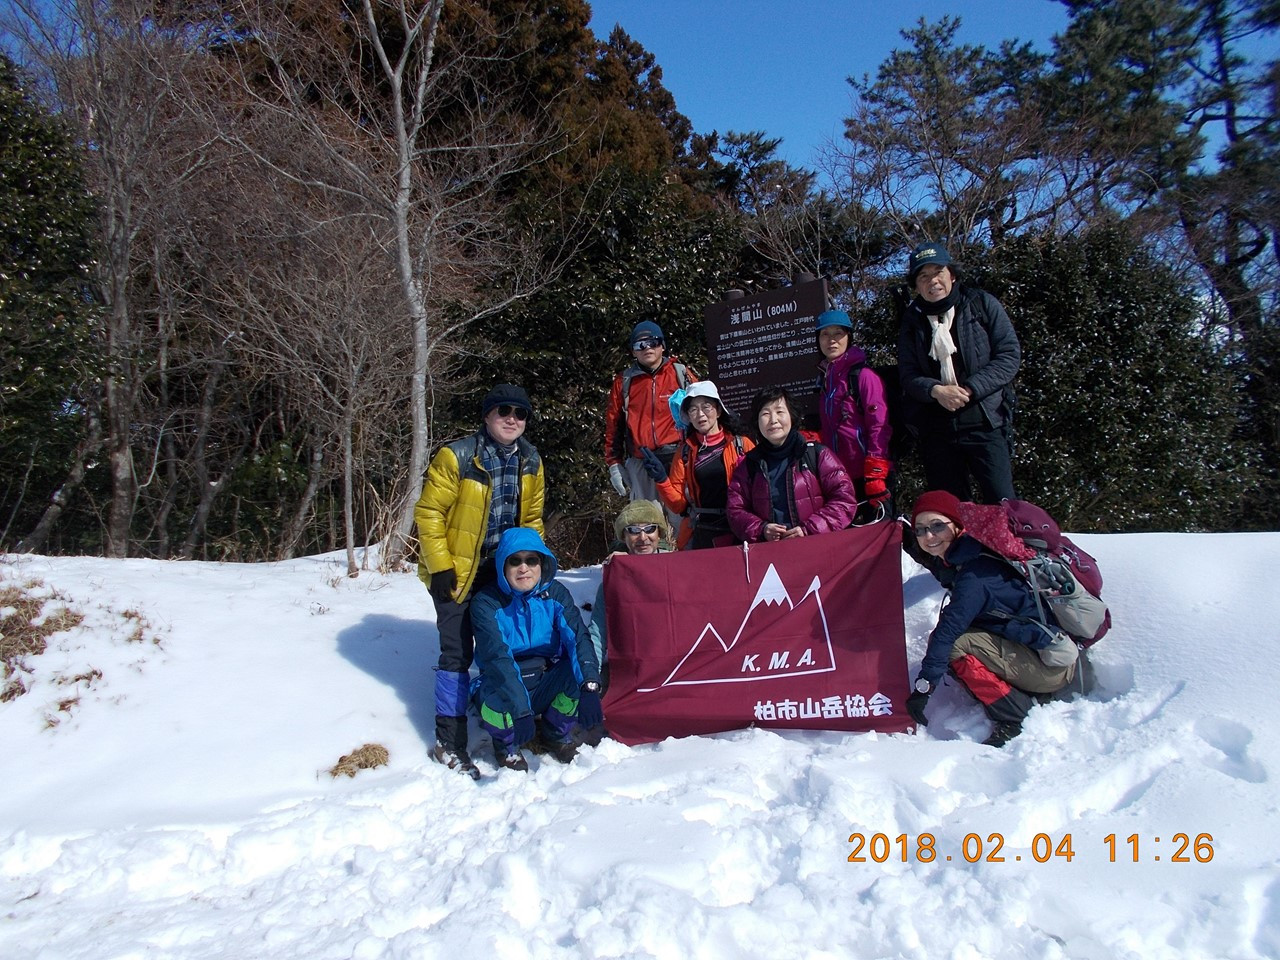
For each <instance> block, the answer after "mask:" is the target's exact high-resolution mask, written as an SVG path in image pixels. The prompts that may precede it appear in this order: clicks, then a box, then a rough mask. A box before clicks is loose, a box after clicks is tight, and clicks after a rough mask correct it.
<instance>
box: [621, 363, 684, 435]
mask: <svg viewBox="0 0 1280 960" xmlns="http://www.w3.org/2000/svg"><path fill="white" fill-rule="evenodd" d="M663 359H664V360H665V359H667V358H665V357H664V358H663ZM671 366H672V367H674V368H675V371H676V381H677V382H678V383H679V384H680V389H681V390H685V389H688V387H689V368H688V367H686V366H685V365H684V364H683V363H681V362H680V361H679V360H675V359H672V360H671ZM659 367H661V364H659ZM639 372H640V365H639V364H638V363H635V362H634V361H633V362H632V363H631V365H630V366H628V367H627V369H625V370H623V371H622V426H623V429H625V428H626V425H627V406H628V404H629V403H630V402H631V381H632V380H634V379H635V376H636V374H637V373H639Z"/></svg>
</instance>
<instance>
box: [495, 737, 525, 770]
mask: <svg viewBox="0 0 1280 960" xmlns="http://www.w3.org/2000/svg"><path fill="white" fill-rule="evenodd" d="M493 758H494V759H495V760H497V761H498V769H499V770H515V771H517V772H519V773H528V772H529V761H528V760H526V759H525V758H524V754H522V753H521V752H520V751H519V750H517V751H516V752H515V753H504V752H503V751H502V748H501V747H499V746H498V745H497V744H496V743H495V744H494V745H493Z"/></svg>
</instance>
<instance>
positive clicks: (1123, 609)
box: [0, 533, 1280, 960]
mask: <svg viewBox="0 0 1280 960" xmlns="http://www.w3.org/2000/svg"><path fill="white" fill-rule="evenodd" d="M1076 539H1077V540H1078V542H1079V543H1080V544H1081V545H1082V546H1083V547H1085V549H1087V550H1089V551H1090V552H1092V553H1093V554H1094V555H1095V556H1096V557H1097V558H1098V560H1099V562H1100V563H1101V565H1102V569H1103V572H1104V574H1105V575H1106V578H1107V586H1106V591H1105V596H1106V599H1107V600H1108V602H1109V603H1110V605H1111V608H1112V611H1113V614H1114V618H1115V624H1116V625H1115V627H1114V628H1113V630H1112V632H1111V634H1110V635H1109V636H1108V637H1107V638H1106V639H1105V640H1103V641H1102V643H1100V644H1099V645H1098V646H1097V647H1095V648H1094V652H1093V659H1094V662H1095V663H1096V664H1097V666H1098V673H1099V676H1100V689H1099V690H1098V691H1097V693H1095V695H1094V696H1093V697H1091V698H1090V699H1088V700H1083V701H1077V702H1074V703H1055V704H1051V705H1049V706H1045V707H1040V708H1037V709H1036V710H1035V711H1034V712H1033V714H1032V716H1031V718H1030V720H1029V722H1028V723H1027V725H1026V732H1025V733H1024V735H1023V736H1022V737H1021V738H1019V739H1018V740H1016V741H1014V742H1013V743H1012V744H1010V745H1009V746H1008V747H1007V748H1005V749H1004V750H994V749H990V748H986V747H982V746H980V745H979V744H978V743H977V742H976V741H978V740H981V739H982V737H983V736H985V735H986V732H987V726H988V725H987V721H986V720H985V719H984V718H983V716H982V712H981V710H980V709H979V707H978V706H977V705H976V703H974V702H973V701H972V700H971V699H969V698H968V696H967V695H966V694H964V693H963V691H961V690H959V689H957V688H955V687H953V686H949V687H946V688H944V689H943V690H941V691H940V692H939V693H938V694H937V695H935V697H934V698H933V701H932V703H931V705H930V720H931V724H930V726H929V728H928V730H927V731H925V732H924V733H922V734H921V735H919V736H908V735H894V736H876V735H861V736H858V735H844V734H835V733H827V734H811V733H795V734H790V733H789V734H779V733H774V732H768V731H763V730H744V731H740V732H737V733H732V734H724V735H720V736H716V737H711V738H690V739H686V740H681V741H674V740H670V741H667V742H664V743H660V744H656V745H652V746H644V747H637V748H628V747H624V746H622V745H621V744H618V743H615V742H605V743H604V744H602V745H601V746H600V747H599V748H597V749H594V750H592V749H585V750H584V751H583V752H582V754H581V755H580V756H579V758H578V760H577V761H575V762H574V763H573V764H572V765H570V766H567V767H565V766H561V765H559V764H557V763H555V762H554V761H551V760H550V759H549V758H542V757H533V758H531V760H532V766H533V771H532V773H531V774H528V775H522V774H518V773H510V772H504V773H503V774H501V775H497V774H496V773H495V770H494V767H493V764H492V762H491V761H490V759H489V757H488V753H487V750H485V749H483V748H480V747H479V744H478V741H479V737H476V738H474V739H475V741H476V742H475V743H474V744H473V745H475V746H477V749H476V753H477V755H478V757H479V759H480V762H481V764H482V767H483V768H484V769H485V771H486V773H487V774H488V775H487V777H486V779H485V780H483V781H482V782H480V783H478V784H476V783H472V782H471V781H470V780H467V779H465V778H463V777H460V776H458V775H457V774H455V773H451V772H449V771H446V770H444V769H443V768H441V767H439V766H436V765H434V764H432V763H430V762H429V761H428V759H427V753H426V749H427V742H428V740H429V738H430V736H431V728H432V712H433V705H432V695H431V689H432V685H431V666H432V665H433V664H434V661H435V654H436V644H437V641H436V633H435V626H434V619H433V613H432V607H431V604H430V602H429V599H428V597H427V594H426V591H425V589H424V588H423V586H422V585H421V584H420V583H419V582H418V581H417V580H416V578H414V577H413V576H412V575H409V574H403V575H394V576H381V575H378V574H376V573H364V574H362V575H361V576H360V577H359V578H358V579H355V580H349V579H347V578H346V577H344V576H343V575H342V565H341V564H340V563H339V562H338V561H337V560H335V559H332V558H311V559H304V560H298V561H294V562H290V563H281V564H257V565H221V564H206V563H163V562H153V561H143V560H128V561H111V560H100V559H83V558H71V559H64V558H59V559H48V558H40V557H34V558H14V557H9V558H6V559H5V560H4V562H3V563H0V586H3V585H4V584H5V583H11V582H13V581H19V582H28V581H35V582H39V583H42V584H44V585H45V586H44V588H43V589H44V590H45V591H46V592H48V593H56V594H57V595H59V596H60V597H61V598H63V600H64V601H65V602H66V603H68V604H69V605H70V606H72V607H73V608H75V609H77V610H78V611H80V612H81V613H82V614H83V615H84V617H85V619H84V622H83V623H82V624H81V625H80V626H78V627H76V628H74V629H72V630H70V631H67V632H63V633H59V634H55V635H54V636H53V637H52V638H51V639H50V645H49V648H48V650H47V651H46V652H45V653H44V654H43V655H41V656H38V657H29V658H28V659H27V661H26V663H27V666H28V667H29V668H30V672H29V674H24V675H23V679H24V683H25V685H26V686H27V687H28V688H29V689H28V692H27V693H26V694H24V695H22V696H19V697H17V698H15V699H13V700H11V701H9V702H5V703H0V743H3V746H4V768H5V769H4V782H3V788H0V957H3V958H6V960H20V958H36V957H38V958H49V960H55V958H56V960H79V958H94V960H106V958H120V960H123V958H139V960H142V958H148V960H151V958H183V960H187V958H191V960H196V958H234V960H249V958H253V960H258V958H263V960H266V958H288V960H301V958H305V960H322V958H369V960H372V958H383V957H386V958H406V960H408V958H414V960H417V958H426V957H436V956H440V957H450V958H453V957H459V956H490V957H495V958H504V960H505V958H511V957H524V956H534V957H552V956H558V957H564V956H583V957H661V958H681V960H683V958H690V957H714V958H718V957H769V958H810V957H833V958H835V957H839V958H881V957H910V958H922V960H923V958H929V960H937V958H957V960H967V958H1005V957H1008V958H1014V957H1018V958H1023V957H1031V958H1060V957H1070V958H1089V960H1102V958H1122V957H1123V958H1129V957H1132V958H1138V957H1141V958H1144V960H1153V958H1178V960H1184V958H1199V957H1214V958H1219V957H1222V958H1227V957H1229V958H1254V957H1277V956H1280V870H1278V869H1277V866H1278V856H1280V816H1278V815H1277V804H1278V803H1280V791H1277V789H1276V784H1275V781H1274V780H1273V777H1275V776H1276V775H1277V773H1280V746H1277V732H1278V730H1280V725H1278V724H1277V720H1278V719H1280V698H1277V696H1276V690H1277V687H1278V684H1277V679H1278V677H1277V673H1278V670H1277V646H1278V645H1277V642H1276V641H1277V637H1278V635H1280V626H1278V624H1280V590H1278V589H1277V588H1276V586H1275V584H1274V582H1273V581H1274V579H1275V577H1274V572H1275V564H1276V563H1277V561H1278V560H1280V533H1271V534H1232V535H1171V534H1147V535H1131V536H1080V537H1078V538H1076ZM903 575H904V579H905V587H904V590H905V596H906V602H907V611H906V624H907V636H906V643H907V651H908V660H909V662H910V665H911V667H912V669H913V670H914V668H915V666H916V665H917V664H918V662H919V659H920V656H921V654H922V652H923V649H924V639H925V637H926V636H927V634H928V632H929V629H930V628H931V626H932V624H933V620H934V617H935V616H936V613H937V609H938V604H939V601H940V599H941V593H940V591H939V590H938V589H937V587H936V585H935V584H934V582H933V581H932V580H931V579H930V578H929V577H928V576H927V575H926V574H924V573H923V571H921V570H920V569H919V568H918V567H915V566H914V564H911V563H910V562H909V561H908V562H906V563H904V568H903ZM599 576H600V571H599V568H595V569H586V570H579V571H572V572H570V573H569V574H568V575H567V576H566V577H565V579H566V580H567V582H568V583H569V584H570V587H571V589H572V590H573V592H574V595H575V596H576V597H577V598H578V599H579V601H580V602H586V601H588V600H590V599H591V598H592V596H593V594H594V590H595V585H596V583H597V582H598V579H599ZM37 589H40V588H37ZM58 605H59V601H57V600H55V599H50V601H49V602H48V603H47V604H46V611H53V610H54V609H55V608H56V607H57V606H58ZM364 743H378V744H382V745H383V746H385V747H386V748H387V750H388V751H389V754H390V762H389V764H387V765H386V766H383V767H379V768H377V769H370V770H362V771H361V772H360V773H359V774H358V775H357V776H355V777H354V778H348V777H345V776H342V777H338V778H337V779H334V778H332V777H331V776H330V775H329V772H328V771H329V768H331V767H332V766H333V765H334V764H335V763H336V762H337V761H338V759H339V757H340V756H341V755H343V754H346V753H349V752H351V751H352V750H354V749H355V748H357V747H359V746H360V745H361V744H364ZM929 836H931V837H932V841H930V840H929V839H928V837H929ZM857 837H861V838H863V840H862V842H861V843H859V841H858V840H857ZM1108 838H1110V839H1108ZM1068 845H1069V847H1070V853H1071V858H1070V860H1068V859H1067V857H1066V854H1067V852H1068V850H1067V847H1068ZM966 854H967V855H968V859H969V860H974V861H976V862H968V860H966ZM1135 854H1136V856H1135ZM859 855H860V856H861V857H862V858H863V859H862V861H855V862H850V858H851V856H852V857H857V856H859ZM930 857H932V859H930ZM997 858H1002V859H997ZM1135 859H1136V861H1137V862H1134V861H1135Z"/></svg>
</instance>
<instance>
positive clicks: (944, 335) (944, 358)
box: [929, 307, 958, 385]
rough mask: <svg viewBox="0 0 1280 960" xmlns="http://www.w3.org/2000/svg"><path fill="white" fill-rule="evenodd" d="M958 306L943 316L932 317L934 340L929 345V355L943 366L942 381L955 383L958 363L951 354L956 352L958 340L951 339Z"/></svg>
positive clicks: (950, 383) (931, 324)
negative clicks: (956, 363) (952, 325)
mask: <svg viewBox="0 0 1280 960" xmlns="http://www.w3.org/2000/svg"><path fill="white" fill-rule="evenodd" d="M955 317H956V308H955V307H952V308H951V309H950V310H948V311H947V312H946V313H944V314H943V315H942V316H941V317H930V318H929V327H930V329H932V330H933V342H932V343H931V344H930V345H929V356H931V357H933V359H935V360H937V361H938V364H939V365H940V366H941V367H942V382H943V383H945V384H948V385H954V384H956V383H957V382H958V381H957V380H956V365H955V363H954V362H953V361H952V359H951V355H952V354H953V353H955V352H956V342H955V341H954V340H952V339H951V323H952V321H953V320H955Z"/></svg>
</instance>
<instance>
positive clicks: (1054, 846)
mask: <svg viewBox="0 0 1280 960" xmlns="http://www.w3.org/2000/svg"><path fill="white" fill-rule="evenodd" d="M1138 840H1139V838H1138V835H1137V834H1136V833H1135V834H1130V835H1129V836H1128V837H1127V838H1125V839H1124V840H1121V841H1119V842H1117V838H1116V835H1115V834H1114V833H1109V834H1107V836H1106V837H1105V838H1104V839H1103V843H1104V845H1105V846H1106V848H1107V853H1108V860H1109V861H1110V862H1111V863H1116V862H1126V859H1125V856H1124V854H1125V845H1127V846H1128V851H1129V858H1128V860H1127V862H1130V863H1137V862H1138V859H1139V858H1138V850H1139V845H1138ZM1149 841H1150V843H1153V844H1160V842H1161V840H1160V838H1159V837H1153V838H1149ZM849 843H850V844H851V846H852V850H851V851H850V853H849V856H848V861H849V862H850V863H868V862H870V863H887V862H889V861H890V860H893V861H896V862H898V863H910V862H912V861H914V862H916V863H933V862H934V861H938V860H941V861H943V862H951V861H961V860H962V861H964V862H965V863H980V862H981V863H1005V862H1007V861H1013V862H1019V861H1022V860H1024V859H1029V860H1033V861H1035V862H1036V863H1048V862H1049V861H1051V860H1061V861H1065V862H1067V863H1070V862H1071V861H1072V860H1074V859H1075V857H1076V851H1075V847H1074V845H1073V842H1072V836H1071V834H1069V833H1064V834H1063V835H1062V836H1061V837H1057V838H1055V837H1053V836H1050V835H1049V834H1047V833H1037V834H1036V835H1035V836H1034V837H1032V838H1031V848H1030V852H1029V856H1028V857H1024V856H1023V855H1022V854H1021V853H1011V852H1008V851H1006V850H1005V838H1004V834H1002V833H989V834H987V835H986V836H985V837H984V836H983V835H982V834H978V833H966V834H965V835H964V838H963V839H962V840H961V841H960V848H959V849H958V850H956V851H954V852H953V853H947V852H945V851H943V850H941V849H939V847H938V841H937V838H936V837H935V836H934V835H933V834H932V833H921V834H919V835H917V836H915V837H912V836H909V835H908V834H905V833H900V834H898V835H897V836H896V837H890V836H889V835H888V834H885V833H873V834H871V835H870V836H868V835H867V834H863V833H851V834H849ZM1158 849H1160V848H1158ZM1162 849H1166V850H1169V851H1171V855H1169V856H1166V857H1164V860H1165V862H1167V863H1208V862H1209V861H1211V860H1212V859H1213V835H1212V834H1208V833H1199V834H1196V835H1195V838H1194V839H1193V838H1192V837H1191V835H1190V834H1186V833H1175V834H1173V836H1172V837H1171V838H1170V843H1169V844H1168V845H1167V846H1165V847H1164V848H1162ZM1117 854H1118V855H1119V859H1118V860H1117ZM1151 859H1152V860H1153V861H1159V860H1161V856H1160V855H1159V854H1157V855H1154V856H1152V857H1151Z"/></svg>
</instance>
